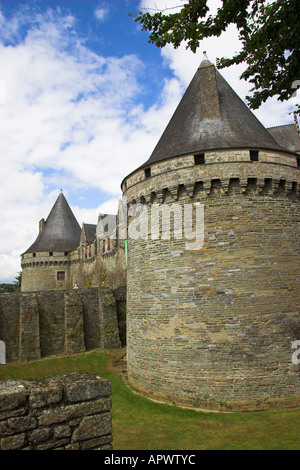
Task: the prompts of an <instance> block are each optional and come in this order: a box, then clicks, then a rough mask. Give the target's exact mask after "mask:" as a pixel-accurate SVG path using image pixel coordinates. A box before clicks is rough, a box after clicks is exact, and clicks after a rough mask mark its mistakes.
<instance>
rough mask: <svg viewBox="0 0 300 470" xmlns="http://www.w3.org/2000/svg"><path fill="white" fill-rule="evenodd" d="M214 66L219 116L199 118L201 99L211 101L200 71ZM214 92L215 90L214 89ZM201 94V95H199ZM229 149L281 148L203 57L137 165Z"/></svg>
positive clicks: (208, 88) (209, 88)
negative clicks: (156, 138)
mask: <svg viewBox="0 0 300 470" xmlns="http://www.w3.org/2000/svg"><path fill="white" fill-rule="evenodd" d="M207 67H214V69H215V87H216V89H217V95H215V96H217V97H218V100H219V112H220V115H221V119H203V118H202V110H201V101H202V102H203V101H208V102H209V101H210V100H211V101H212V102H213V99H214V97H213V96H210V93H212V88H211V86H208V87H205V86H202V88H201V86H200V81H202V83H203V80H200V79H201V77H200V74H201V73H204V72H203V71H204V69H205V68H207ZM214 92H215V90H214ZM201 95H202V96H201ZM229 148H232V149H234V148H250V149H269V150H283V148H282V147H281V146H280V145H279V143H278V142H277V141H276V140H275V139H274V137H273V136H272V135H271V134H270V133H269V132H268V131H267V129H266V128H265V127H264V126H263V125H262V124H261V122H260V121H259V120H258V119H257V118H256V117H255V115H254V114H253V113H252V112H251V111H250V109H249V108H248V107H247V106H246V104H245V103H244V102H243V101H242V100H241V98H240V97H239V96H238V95H237V94H236V93H235V91H234V90H233V89H232V88H231V87H230V85H229V84H228V83H227V81H226V80H225V79H224V78H223V76H222V75H221V74H220V72H219V71H218V70H217V69H216V68H215V66H214V65H213V64H212V63H210V62H209V61H208V60H204V61H203V62H202V63H201V65H200V67H199V68H198V69H197V71H196V73H195V75H194V77H193V79H192V81H191V83H190V85H189V86H188V88H187V90H186V92H185V94H184V95H183V97H182V99H181V101H180V103H179V105H178V107H177V109H176V110H175V112H174V114H173V116H172V118H171V120H170V122H169V124H168V125H167V127H166V129H165V131H164V132H163V134H162V136H161V138H160V140H159V141H158V143H157V145H156V147H155V149H154V150H153V153H152V154H151V156H150V158H149V159H148V160H147V161H146V162H145V163H144V164H143V165H142V166H141V167H140V168H142V167H145V166H148V165H150V164H152V163H155V162H159V161H161V160H165V159H167V158H170V157H175V156H180V155H184V154H188V153H192V154H195V153H201V152H205V151H206V150H218V149H229Z"/></svg>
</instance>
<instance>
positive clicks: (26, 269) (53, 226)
mask: <svg viewBox="0 0 300 470" xmlns="http://www.w3.org/2000/svg"><path fill="white" fill-rule="evenodd" d="M80 235H81V229H80V226H79V224H78V222H77V220H76V218H75V216H74V214H73V212H72V210H71V208H70V206H69V204H68V202H67V200H66V198H65V196H64V195H63V193H62V192H61V193H60V195H59V196H58V198H57V200H56V202H55V204H54V206H53V208H52V210H51V212H50V214H49V216H48V218H47V220H46V221H44V219H42V220H41V221H40V224H39V235H38V237H37V239H36V241H35V242H34V243H33V244H32V245H31V246H30V247H29V248H28V250H27V251H25V253H23V254H22V258H21V266H22V281H21V292H28V291H41V290H47V291H49V290H54V289H55V290H56V289H69V288H71V286H70V252H72V251H73V250H76V249H77V248H78V246H79V243H80Z"/></svg>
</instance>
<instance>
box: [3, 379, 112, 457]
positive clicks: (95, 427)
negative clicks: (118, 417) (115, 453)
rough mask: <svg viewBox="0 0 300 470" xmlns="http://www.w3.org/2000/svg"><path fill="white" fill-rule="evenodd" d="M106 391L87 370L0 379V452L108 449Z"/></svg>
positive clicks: (106, 384)
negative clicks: (39, 376)
mask: <svg viewBox="0 0 300 470" xmlns="http://www.w3.org/2000/svg"><path fill="white" fill-rule="evenodd" d="M110 395H111V386H110V383H109V382H108V381H107V380H105V379H103V378H101V377H98V376H94V375H90V374H78V373H74V374H70V375H64V376H60V377H46V378H43V379H39V380H33V379H31V380H22V381H21V380H20V381H18V380H10V381H2V382H1V381H0V450H48V449H55V450H88V449H89V450H90V449H96V450H105V449H107V450H111V449H112V417H111V411H110V410H111V399H110Z"/></svg>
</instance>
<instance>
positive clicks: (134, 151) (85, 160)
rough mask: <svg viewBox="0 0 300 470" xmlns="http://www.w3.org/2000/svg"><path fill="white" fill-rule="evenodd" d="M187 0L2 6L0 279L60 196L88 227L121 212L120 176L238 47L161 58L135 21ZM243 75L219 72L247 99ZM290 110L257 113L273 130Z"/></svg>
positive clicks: (55, 0)
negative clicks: (205, 73) (201, 80)
mask: <svg viewBox="0 0 300 470" xmlns="http://www.w3.org/2000/svg"><path fill="white" fill-rule="evenodd" d="M182 3H183V2H182V0H103V1H102V0H51V1H50V0H49V1H48V0H25V1H19V0H0V122H1V129H0V158H1V175H2V183H1V186H0V217H1V218H0V220H1V225H0V247H1V248H0V282H7V281H12V280H13V279H14V277H15V276H16V275H17V273H18V272H19V271H20V269H21V268H20V254H21V253H22V252H24V251H25V250H26V249H27V248H28V247H29V246H30V245H31V244H32V243H33V241H34V240H35V238H36V236H37V232H38V222H39V220H40V219H41V218H42V217H44V218H46V217H47V215H48V214H49V211H50V210H51V208H52V206H53V204H54V202H55V200H56V198H57V196H58V194H59V192H60V190H61V189H63V191H64V194H65V196H66V198H67V200H68V202H69V204H70V205H71V207H72V210H73V212H74V214H75V215H76V217H77V220H78V222H79V224H80V225H81V224H82V222H86V223H96V222H97V216H98V214H99V212H110V213H115V212H116V210H117V203H118V200H119V198H120V196H121V193H120V183H121V181H122V179H123V178H124V177H125V176H126V175H127V174H129V173H130V172H131V171H133V170H134V169H135V168H137V167H138V166H139V165H141V164H142V163H143V162H144V161H146V160H147V159H148V158H149V156H150V154H151V153H152V150H153V148H154V147H155V145H156V143H157V141H158V139H159V137H160V135H161V133H162V132H163V130H164V128H165V126H166V125H167V123H168V120H169V119H170V117H171V115H172V113H173V112H174V110H175V108H176V106H177V104H178V103H179V101H180V98H181V96H182V94H183V92H184V91H185V89H186V87H187V85H188V84H189V82H190V80H191V79H192V77H193V75H194V73H195V71H196V68H197V66H198V65H199V63H200V62H201V60H202V57H203V51H204V50H206V51H207V52H208V56H209V58H210V60H211V61H213V62H214V61H215V59H216V57H221V56H223V55H227V56H230V55H231V54H232V53H234V52H235V51H236V50H238V49H239V47H240V43H239V41H238V35H237V32H236V30H235V28H233V27H230V28H229V29H228V31H227V32H226V33H225V34H224V35H223V36H222V37H220V38H212V39H209V40H206V41H204V43H203V45H202V46H201V47H200V49H199V51H198V52H197V54H193V53H192V52H190V51H187V50H186V49H185V47H184V45H183V46H182V47H180V48H178V49H176V50H175V49H173V48H172V47H171V46H167V47H165V48H164V49H163V50H160V49H158V48H156V47H155V46H154V45H151V44H149V43H148V34H147V33H146V32H142V31H141V30H140V27H139V25H138V24H136V23H135V22H134V21H133V18H132V17H130V16H129V14H130V13H131V14H137V12H138V10H139V9H141V8H143V9H145V10H144V11H146V9H152V8H166V7H173V6H175V5H180V4H182ZM209 4H210V7H211V9H212V10H214V11H215V10H216V8H217V7H218V6H219V5H220V0H209ZM150 11H152V10H150ZM172 11H175V10H172ZM243 67H244V65H243V64H242V65H241V66H238V67H231V68H230V69H226V70H222V72H221V73H222V74H223V76H224V77H225V78H226V80H227V81H228V82H229V83H230V85H231V86H232V87H233V89H234V90H235V91H236V92H237V93H238V94H239V96H240V97H241V98H242V99H244V98H245V95H246V94H247V93H248V92H249V89H250V86H249V84H247V83H246V82H243V81H240V80H239V75H240V74H241V72H242V70H243ZM292 109H293V101H291V102H286V103H280V102H278V101H276V99H272V100H268V102H267V103H265V104H264V105H263V106H262V107H261V108H260V109H259V110H258V111H257V112H255V114H256V116H257V117H258V118H259V119H260V120H261V122H262V123H263V124H264V125H265V126H266V127H270V126H275V125H280V124H284V123H289V122H292V117H291V116H290V115H289V111H291V110H292Z"/></svg>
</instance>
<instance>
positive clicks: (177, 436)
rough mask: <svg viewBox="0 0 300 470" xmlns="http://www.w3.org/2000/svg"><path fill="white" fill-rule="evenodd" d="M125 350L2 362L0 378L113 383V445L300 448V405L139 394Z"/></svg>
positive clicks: (121, 447)
mask: <svg viewBox="0 0 300 470" xmlns="http://www.w3.org/2000/svg"><path fill="white" fill-rule="evenodd" d="M122 354H124V351H120V350H116V351H105V352H103V351H92V352H89V353H85V354H79V355H74V356H64V357H54V358H47V359H42V360H40V361H34V362H28V363H23V364H7V365H1V366H0V380H10V379H22V378H39V377H45V376H57V375H61V374H68V373H71V372H90V373H92V374H98V375H101V376H102V377H105V378H106V379H108V380H110V382H111V385H112V403H113V407H112V415H113V438H114V440H113V447H114V450H299V449H300V432H299V427H300V426H299V424H300V410H288V411H274V412H271V411H264V412H256V413H228V414H223V413H202V412H197V411H194V410H187V409H181V408H178V407H176V406H170V405H164V404H159V403H154V402H152V401H150V400H148V399H146V398H144V397H141V396H139V395H136V394H134V393H133V392H132V391H131V390H130V389H129V388H128V386H127V385H126V383H125V381H123V380H122V378H121V376H120V375H119V373H118V372H117V369H116V368H115V366H114V364H115V363H116V362H118V361H119V360H120V358H121V355H122Z"/></svg>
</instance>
